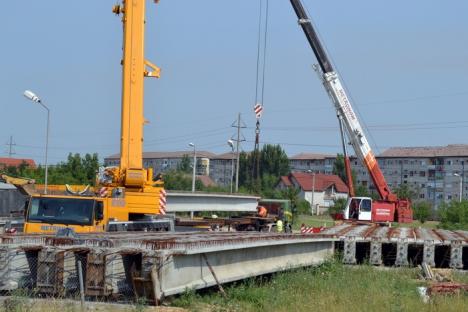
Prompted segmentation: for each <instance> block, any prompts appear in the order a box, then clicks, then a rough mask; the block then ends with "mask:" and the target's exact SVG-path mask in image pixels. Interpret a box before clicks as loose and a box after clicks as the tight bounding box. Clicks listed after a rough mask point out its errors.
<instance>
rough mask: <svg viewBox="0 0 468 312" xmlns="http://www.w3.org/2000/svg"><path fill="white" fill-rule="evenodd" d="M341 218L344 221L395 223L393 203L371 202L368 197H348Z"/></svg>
mask: <svg viewBox="0 0 468 312" xmlns="http://www.w3.org/2000/svg"><path fill="white" fill-rule="evenodd" d="M343 217H344V219H345V220H357V221H372V222H393V221H395V203H394V202H390V201H384V200H372V198H370V197H350V198H349V199H348V202H347V203H346V207H345V209H344V214H343Z"/></svg>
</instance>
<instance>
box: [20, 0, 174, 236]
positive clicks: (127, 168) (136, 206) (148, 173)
mask: <svg viewBox="0 0 468 312" xmlns="http://www.w3.org/2000/svg"><path fill="white" fill-rule="evenodd" d="M145 2H146V0H122V3H121V4H119V5H115V6H114V7H113V10H112V11H113V12H114V13H115V14H117V15H120V16H122V23H123V31H124V47H123V59H122V71H123V74H122V113H121V137H120V140H121V142H120V166H119V167H111V168H103V169H102V170H100V172H99V174H98V176H97V183H96V185H97V187H95V188H86V189H85V190H83V191H81V192H75V191H73V190H72V189H71V188H69V187H67V188H63V187H56V188H55V189H56V192H52V193H51V194H47V195H45V194H33V195H32V196H31V199H30V202H29V204H28V208H27V213H26V220H25V225H24V232H26V233H54V232H56V231H57V230H59V229H62V228H72V229H73V230H74V231H75V232H103V231H115V230H172V229H173V227H174V225H173V220H172V219H171V218H167V217H164V215H165V210H164V205H165V191H164V188H163V183H162V181H156V182H153V170H152V169H144V168H143V165H142V162H143V160H142V153H143V151H142V150H143V147H142V146H143V125H144V117H143V94H144V77H156V78H159V76H160V69H159V68H158V67H157V66H155V65H154V64H152V63H151V62H149V61H147V60H145V57H144V31H145V29H144V26H145ZM155 2H158V1H155ZM53 189H54V187H53V186H52V187H51V190H53Z"/></svg>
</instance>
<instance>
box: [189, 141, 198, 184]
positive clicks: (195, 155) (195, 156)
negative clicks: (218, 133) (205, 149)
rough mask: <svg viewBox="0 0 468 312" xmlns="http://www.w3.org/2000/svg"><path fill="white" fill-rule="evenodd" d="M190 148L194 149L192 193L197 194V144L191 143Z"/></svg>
mask: <svg viewBox="0 0 468 312" xmlns="http://www.w3.org/2000/svg"><path fill="white" fill-rule="evenodd" d="M189 146H190V147H193V171H192V193H194V192H195V169H196V168H197V150H196V148H195V144H193V143H189Z"/></svg>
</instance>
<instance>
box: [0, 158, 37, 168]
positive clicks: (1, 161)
mask: <svg viewBox="0 0 468 312" xmlns="http://www.w3.org/2000/svg"><path fill="white" fill-rule="evenodd" d="M23 163H24V164H26V165H27V166H28V167H29V168H36V162H35V161H34V160H33V159H26V158H0V170H2V169H5V168H8V167H19V166H20V165H21V164H23Z"/></svg>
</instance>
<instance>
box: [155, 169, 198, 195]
mask: <svg viewBox="0 0 468 312" xmlns="http://www.w3.org/2000/svg"><path fill="white" fill-rule="evenodd" d="M163 181H164V188H166V189H168V190H174V191H191V190H192V175H190V174H187V173H184V172H182V171H178V170H171V171H168V172H166V173H165V174H164V175H163ZM202 187H203V184H202V183H201V181H200V180H196V181H195V188H196V189H197V190H201V189H202Z"/></svg>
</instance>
